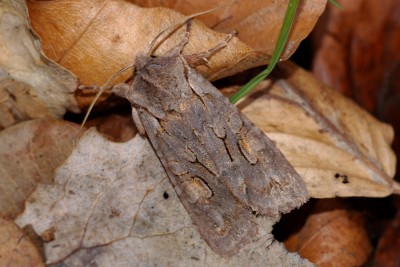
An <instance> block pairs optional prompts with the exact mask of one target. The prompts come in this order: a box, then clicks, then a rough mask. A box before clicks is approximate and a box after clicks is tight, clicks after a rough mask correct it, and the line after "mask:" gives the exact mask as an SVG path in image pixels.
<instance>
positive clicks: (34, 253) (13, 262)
mask: <svg viewBox="0 0 400 267" xmlns="http://www.w3.org/2000/svg"><path fill="white" fill-rule="evenodd" d="M0 266H3V267H8V266H10V267H26V266H31V267H39V266H45V264H44V263H43V260H42V256H41V255H40V253H39V251H38V249H37V248H36V247H35V246H34V245H33V244H32V242H31V240H30V239H29V238H28V237H27V236H26V235H25V234H24V233H23V232H22V231H21V229H19V227H18V226H16V225H15V224H14V223H13V222H10V221H7V220H4V219H2V218H0Z"/></svg>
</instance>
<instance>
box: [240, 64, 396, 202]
mask: <svg viewBox="0 0 400 267" xmlns="http://www.w3.org/2000/svg"><path fill="white" fill-rule="evenodd" d="M279 69H280V70H281V76H280V77H281V78H282V79H281V80H278V82H277V83H276V84H275V85H272V84H269V83H268V82H266V83H264V85H263V86H262V88H264V91H259V92H255V93H253V94H252V95H251V96H250V97H249V98H248V99H247V100H245V101H244V102H242V103H240V104H239V106H240V107H242V111H243V112H244V113H245V115H246V116H248V118H249V119H250V120H251V121H253V122H254V123H255V124H256V125H257V126H258V127H260V128H261V129H262V130H263V131H264V132H265V133H266V134H267V135H268V136H269V137H270V138H271V139H272V140H274V141H275V142H276V144H277V146H278V148H279V149H280V150H281V151H282V153H283V154H284V155H285V156H286V158H287V159H288V160H289V162H290V163H291V164H292V165H293V167H294V168H295V169H296V170H297V171H298V173H299V174H300V175H301V176H302V177H303V179H304V180H305V182H306V184H307V189H308V191H309V193H310V196H311V197H315V198H329V197H335V196H368V197H383V196H387V195H389V194H391V193H396V194H398V193H400V186H399V184H398V183H397V182H394V181H393V176H394V173H395V166H396V158H395V155H394V153H393V151H392V150H391V148H390V144H391V142H392V140H393V130H392V128H391V127H390V126H389V125H387V124H384V123H382V122H379V121H378V120H376V119H375V118H373V117H372V116H371V115H369V114H368V113H367V112H366V111H364V110H362V109H361V108H360V107H358V106H357V105H356V104H355V103H354V102H352V101H351V100H348V99H346V98H345V97H343V96H342V95H341V94H339V93H337V92H336V91H334V90H332V89H330V88H328V87H327V86H324V85H323V84H321V83H320V82H319V81H318V80H316V79H315V78H314V77H313V76H312V75H311V74H310V73H308V72H306V71H304V70H302V69H301V68H299V67H297V66H295V65H294V64H293V63H290V62H282V63H281V64H280V67H279Z"/></svg>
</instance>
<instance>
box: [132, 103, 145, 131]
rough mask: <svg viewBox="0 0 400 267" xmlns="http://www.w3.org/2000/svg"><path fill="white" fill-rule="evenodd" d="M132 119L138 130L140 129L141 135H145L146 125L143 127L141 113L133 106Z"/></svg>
mask: <svg viewBox="0 0 400 267" xmlns="http://www.w3.org/2000/svg"><path fill="white" fill-rule="evenodd" d="M132 118H133V122H134V123H135V125H136V128H137V129H138V131H139V133H140V134H141V135H145V134H146V131H145V129H144V125H143V123H142V121H141V120H140V117H139V112H138V111H137V109H136V108H135V107H133V106H132Z"/></svg>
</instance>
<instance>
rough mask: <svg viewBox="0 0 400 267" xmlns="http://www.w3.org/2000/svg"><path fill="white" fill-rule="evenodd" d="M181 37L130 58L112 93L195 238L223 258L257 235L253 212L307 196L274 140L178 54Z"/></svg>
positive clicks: (282, 207) (270, 212) (281, 209)
mask: <svg viewBox="0 0 400 267" xmlns="http://www.w3.org/2000/svg"><path fill="white" fill-rule="evenodd" d="M188 39H189V31H188V30H187V31H186V35H185V37H184V39H183V41H182V42H181V44H179V45H178V46H176V47H174V48H173V49H172V50H171V51H170V52H168V53H167V54H166V55H165V56H162V57H151V56H148V55H139V56H137V57H136V60H135V74H136V76H135V78H134V82H133V84H132V85H128V84H120V85H117V86H114V87H113V92H114V93H115V94H117V95H118V96H121V97H123V98H126V99H127V100H128V101H129V102H130V103H131V105H132V117H133V120H134V122H135V124H136V126H137V128H138V129H139V132H140V133H141V134H143V135H147V137H148V138H149V140H150V142H151V144H152V147H153V149H154V151H155V152H156V154H157V156H158V158H159V159H160V161H161V163H162V165H163V167H164V169H165V171H166V172H167V174H168V176H169V178H170V181H171V183H172V184H173V186H174V189H175V191H176V193H177V195H178V196H179V198H180V200H181V202H182V203H183V205H184V207H185V208H186V210H187V211H188V213H189V214H190V216H191V219H192V221H193V222H194V224H195V225H196V226H197V229H198V231H199V232H200V234H201V236H202V237H203V238H204V239H205V241H206V242H207V243H208V245H209V246H210V247H211V248H212V249H213V250H214V251H215V252H216V253H218V254H220V255H223V256H231V255H234V254H236V253H237V252H238V251H239V249H241V248H242V247H243V246H245V245H246V244H248V243H250V242H252V241H255V240H256V239H257V238H258V236H259V233H260V232H259V230H260V229H259V228H258V225H257V224H256V223H255V218H256V215H265V216H277V215H279V214H280V213H287V212H289V211H291V210H292V209H294V208H296V207H299V206H300V205H302V204H303V203H304V202H306V200H307V199H308V193H307V189H306V186H305V184H304V182H303V180H302V179H301V177H300V176H299V175H298V174H297V172H296V171H295V170H294V168H293V167H292V166H291V164H290V163H289V162H288V161H287V160H286V158H285V157H284V156H283V154H282V153H281V152H280V151H279V150H278V149H277V148H276V146H275V144H274V143H273V142H272V141H271V140H270V139H269V138H268V137H267V136H266V135H265V134H264V133H263V132H262V131H261V130H260V129H258V128H257V127H256V126H255V125H254V124H253V123H252V122H251V121H250V120H249V119H247V118H246V116H244V115H243V114H242V113H241V112H240V111H239V110H238V109H237V108H236V107H235V106H234V105H232V104H231V103H229V101H228V100H227V99H226V98H225V97H224V96H223V95H222V94H221V93H220V92H219V91H218V90H217V89H216V88H215V87H214V86H213V85H212V84H211V83H210V82H208V81H207V80H206V79H205V78H203V77H202V76H201V75H200V74H198V73H197V72H196V71H195V70H194V69H192V68H191V67H190V66H189V64H188V62H187V60H186V58H185V57H184V56H183V55H182V53H181V51H182V49H183V47H184V46H185V44H186V43H187V42H188ZM225 45H226V43H225V44H222V45H219V46H218V47H216V49H214V50H213V52H217V50H220V49H222V48H223V47H224V46H225ZM192 58H193V57H192Z"/></svg>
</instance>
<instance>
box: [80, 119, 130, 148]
mask: <svg viewBox="0 0 400 267" xmlns="http://www.w3.org/2000/svg"><path fill="white" fill-rule="evenodd" d="M85 126H86V127H87V128H89V127H91V126H96V127H97V130H98V131H99V133H102V134H104V135H106V136H107V137H109V138H110V140H111V141H114V142H127V141H129V140H130V139H132V137H133V136H134V135H135V134H136V133H137V129H136V126H135V124H134V123H133V120H132V115H131V113H128V114H124V115H120V114H111V115H109V116H105V117H100V118H96V119H93V120H89V121H88V122H87V123H86V125H85Z"/></svg>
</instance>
